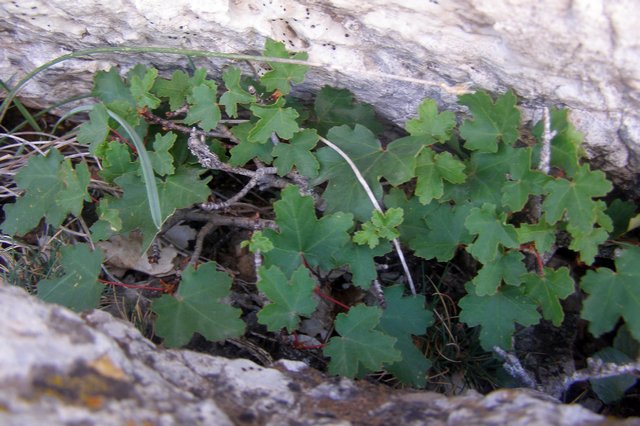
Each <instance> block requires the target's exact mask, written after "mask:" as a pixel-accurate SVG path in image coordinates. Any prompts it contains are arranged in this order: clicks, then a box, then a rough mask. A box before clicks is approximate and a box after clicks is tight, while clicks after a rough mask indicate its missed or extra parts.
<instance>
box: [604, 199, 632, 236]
mask: <svg viewBox="0 0 640 426" xmlns="http://www.w3.org/2000/svg"><path fill="white" fill-rule="evenodd" d="M606 214H607V216H609V217H610V218H611V220H612V221H613V229H612V231H611V235H612V236H613V237H619V236H621V235H623V234H626V233H627V232H628V231H629V230H630V229H629V224H630V221H631V219H632V218H633V217H634V216H635V215H636V204H635V203H633V202H631V201H623V200H621V199H619V198H618V199H615V200H613V202H611V204H610V205H609V207H608V208H607V211H606Z"/></svg>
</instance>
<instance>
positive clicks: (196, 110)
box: [184, 82, 221, 131]
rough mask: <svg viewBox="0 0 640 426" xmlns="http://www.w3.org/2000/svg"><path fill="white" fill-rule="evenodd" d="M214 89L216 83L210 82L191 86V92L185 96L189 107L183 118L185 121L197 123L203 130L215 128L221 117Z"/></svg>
mask: <svg viewBox="0 0 640 426" xmlns="http://www.w3.org/2000/svg"><path fill="white" fill-rule="evenodd" d="M216 90H217V89H216V85H215V83H212V82H209V83H208V84H207V83H203V84H201V85H200V86H197V87H194V88H193V90H192V94H191V95H190V96H188V97H187V100H188V101H189V106H190V108H189V113H188V114H187V116H186V117H185V119H184V122H185V123H187V124H195V123H198V125H199V126H200V128H201V129H202V130H205V131H209V130H212V129H215V128H216V126H217V125H218V121H220V118H221V113H220V108H219V107H218V104H217V103H216Z"/></svg>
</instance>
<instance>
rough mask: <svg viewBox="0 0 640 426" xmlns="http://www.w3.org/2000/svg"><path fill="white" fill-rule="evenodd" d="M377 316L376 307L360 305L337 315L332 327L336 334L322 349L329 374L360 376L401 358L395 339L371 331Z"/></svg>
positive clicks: (376, 323) (380, 315) (373, 330)
mask: <svg viewBox="0 0 640 426" xmlns="http://www.w3.org/2000/svg"><path fill="white" fill-rule="evenodd" d="M381 317H382V310H381V309H380V308H377V307H369V306H365V305H362V304H360V305H356V306H354V307H352V308H351V309H350V310H349V312H348V313H346V314H344V313H341V314H338V316H337V317H336V320H335V328H336V331H337V332H338V333H339V334H340V337H338V336H336V337H332V338H331V340H329V343H328V344H327V345H326V346H325V348H324V354H325V356H328V357H330V358H331V361H330V362H329V373H330V374H337V375H341V376H347V377H360V376H362V375H364V374H366V373H368V372H371V371H375V370H378V369H380V368H381V367H382V365H383V364H385V363H392V362H396V361H400V360H401V359H402V355H401V353H400V351H398V350H397V349H395V348H394V346H395V344H396V341H397V339H396V338H395V337H391V336H389V335H387V334H384V333H382V332H380V331H377V330H375V328H376V327H377V326H378V323H379V322H380V318H381Z"/></svg>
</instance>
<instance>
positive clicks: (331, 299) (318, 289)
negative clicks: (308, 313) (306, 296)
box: [313, 287, 350, 311]
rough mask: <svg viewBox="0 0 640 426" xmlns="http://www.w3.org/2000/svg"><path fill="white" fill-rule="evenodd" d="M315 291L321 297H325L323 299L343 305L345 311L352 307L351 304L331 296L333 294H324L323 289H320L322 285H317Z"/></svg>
mask: <svg viewBox="0 0 640 426" xmlns="http://www.w3.org/2000/svg"><path fill="white" fill-rule="evenodd" d="M313 291H314V292H315V293H316V294H317V295H318V296H320V297H321V298H323V299H325V300H328V301H329V302H333V303H335V304H336V305H338V306H340V307H341V308H342V309H344V310H345V311H348V310H349V309H350V308H349V306H347V305H345V304H344V303H342V302H341V301H339V300H337V299H334V298H333V297H331V296H329V295H327V294H324V293H323V292H322V290H320V287H316V288H314V289H313Z"/></svg>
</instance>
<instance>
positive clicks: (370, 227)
mask: <svg viewBox="0 0 640 426" xmlns="http://www.w3.org/2000/svg"><path fill="white" fill-rule="evenodd" d="M403 215H404V212H403V211H402V209H401V208H398V207H392V208H390V209H389V210H387V211H386V212H383V213H381V212H379V211H378V210H376V211H374V212H373V216H372V217H371V220H370V221H368V222H365V223H363V224H362V229H361V230H360V231H358V232H356V233H355V234H354V236H353V242H355V243H356V244H360V245H364V244H367V245H368V246H369V248H374V247H376V246H378V245H379V244H380V239H383V240H394V239H396V238H398V237H399V236H400V233H399V232H398V231H397V230H396V227H397V226H399V225H400V224H401V223H402V219H403Z"/></svg>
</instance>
